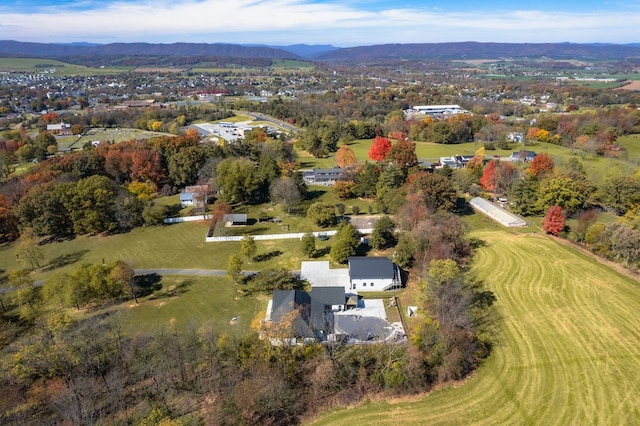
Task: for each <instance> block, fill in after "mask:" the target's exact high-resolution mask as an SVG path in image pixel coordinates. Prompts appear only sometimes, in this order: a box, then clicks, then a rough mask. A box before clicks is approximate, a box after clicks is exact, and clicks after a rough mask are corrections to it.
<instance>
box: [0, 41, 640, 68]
mask: <svg viewBox="0 0 640 426" xmlns="http://www.w3.org/2000/svg"><path fill="white" fill-rule="evenodd" d="M0 56H26V57H39V58H63V57H64V58H89V57H91V58H100V57H105V58H106V57H110V58H116V57H120V58H122V57H129V58H137V59H136V60H137V61H138V62H144V60H145V59H144V58H151V57H155V58H165V59H163V61H165V62H171V61H173V62H175V61H182V62H190V61H191V60H190V59H189V58H192V59H195V58H239V59H245V60H247V59H251V60H254V59H263V60H266V59H312V60H316V61H341V62H350V63H358V62H362V63H367V62H372V61H379V60H385V59H386V60H390V59H391V60H403V59H404V60H434V59H435V60H438V59H439V60H452V59H498V58H505V59H506V58H542V57H547V58H552V59H585V60H592V61H593V60H620V59H625V58H631V57H633V58H640V44H637V43H636V44H606V43H591V44H577V43H480V42H456V43H421V44H417V43H415V44H381V45H374V46H359V47H350V48H337V47H335V46H331V45H306V44H294V45H289V46H267V45H239V44H224V43H213V44H209V43H172V44H161V43H111V44H98V45H96V44H91V43H84V42H76V43H67V44H55V43H25V42H19V41H11V40H4V41H0ZM171 58H173V59H171ZM156 61H157V60H156ZM191 62H193V61H191Z"/></svg>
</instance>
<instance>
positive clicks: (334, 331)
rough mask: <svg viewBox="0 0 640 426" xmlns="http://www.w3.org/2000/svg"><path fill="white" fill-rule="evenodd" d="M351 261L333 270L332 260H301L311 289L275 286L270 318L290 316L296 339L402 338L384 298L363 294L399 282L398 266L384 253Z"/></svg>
mask: <svg viewBox="0 0 640 426" xmlns="http://www.w3.org/2000/svg"><path fill="white" fill-rule="evenodd" d="M349 265H350V266H349V268H340V269H330V268H329V262H328V261H310V262H302V265H301V269H300V278H302V279H304V280H307V281H308V282H309V283H310V284H311V291H302V290H289V291H288V290H275V291H274V292H273V297H272V299H271V300H270V301H269V305H268V307H267V314H266V321H281V320H283V319H286V320H287V321H290V322H291V331H290V332H291V333H292V334H293V335H292V336H291V337H290V339H291V342H297V340H296V339H301V340H302V341H307V340H314V341H321V342H323V341H338V340H340V341H352V342H359V341H375V340H384V341H391V340H392V341H398V340H400V339H403V338H404V329H403V327H402V325H401V324H396V323H394V324H389V322H387V317H386V312H385V308H384V301H383V300H375V299H373V300H372V299H366V300H365V299H363V298H362V297H361V296H359V295H358V291H378V290H384V289H390V288H396V286H397V287H399V286H400V283H401V280H400V274H399V270H398V268H397V266H395V265H394V264H393V262H391V260H389V259H387V258H384V257H357V256H353V257H351V258H349ZM364 269H367V270H368V271H364ZM352 272H353V274H354V276H352V275H351V273H352ZM365 283H366V284H367V285H364V284H365ZM272 343H273V344H279V343H280V342H272Z"/></svg>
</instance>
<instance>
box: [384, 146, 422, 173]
mask: <svg viewBox="0 0 640 426" xmlns="http://www.w3.org/2000/svg"><path fill="white" fill-rule="evenodd" d="M387 160H389V161H391V162H393V164H395V165H397V166H398V167H400V168H402V169H406V168H407V167H411V166H414V165H415V164H416V163H417V162H418V156H417V155H416V144H415V142H412V141H410V140H408V139H403V140H400V141H398V142H396V143H395V145H393V146H392V147H391V149H390V150H389V152H388V153H387Z"/></svg>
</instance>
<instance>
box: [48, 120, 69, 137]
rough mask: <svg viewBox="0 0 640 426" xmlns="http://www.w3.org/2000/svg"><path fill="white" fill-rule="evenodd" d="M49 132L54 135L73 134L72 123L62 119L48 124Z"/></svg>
mask: <svg viewBox="0 0 640 426" xmlns="http://www.w3.org/2000/svg"><path fill="white" fill-rule="evenodd" d="M47 132H49V133H51V134H52V135H58V136H69V135H71V134H72V133H71V124H69V123H65V122H64V121H61V122H60V123H58V124H47Z"/></svg>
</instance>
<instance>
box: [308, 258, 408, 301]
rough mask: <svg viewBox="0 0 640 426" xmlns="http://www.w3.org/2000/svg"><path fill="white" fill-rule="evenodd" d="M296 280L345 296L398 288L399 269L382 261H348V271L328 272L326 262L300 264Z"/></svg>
mask: <svg viewBox="0 0 640 426" xmlns="http://www.w3.org/2000/svg"><path fill="white" fill-rule="evenodd" d="M300 278H302V279H304V280H307V281H309V283H310V284H311V285H312V286H313V288H318V287H340V286H341V287H344V289H345V291H346V292H347V293H360V292H367V291H384V290H391V289H394V288H400V287H401V286H402V279H401V278H400V269H399V268H398V267H397V266H396V265H395V264H394V263H393V262H392V261H391V260H389V259H388V258H386V257H365V256H351V257H349V267H348V268H339V269H330V268H329V262H328V261H309V262H302V265H301V268H300Z"/></svg>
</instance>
